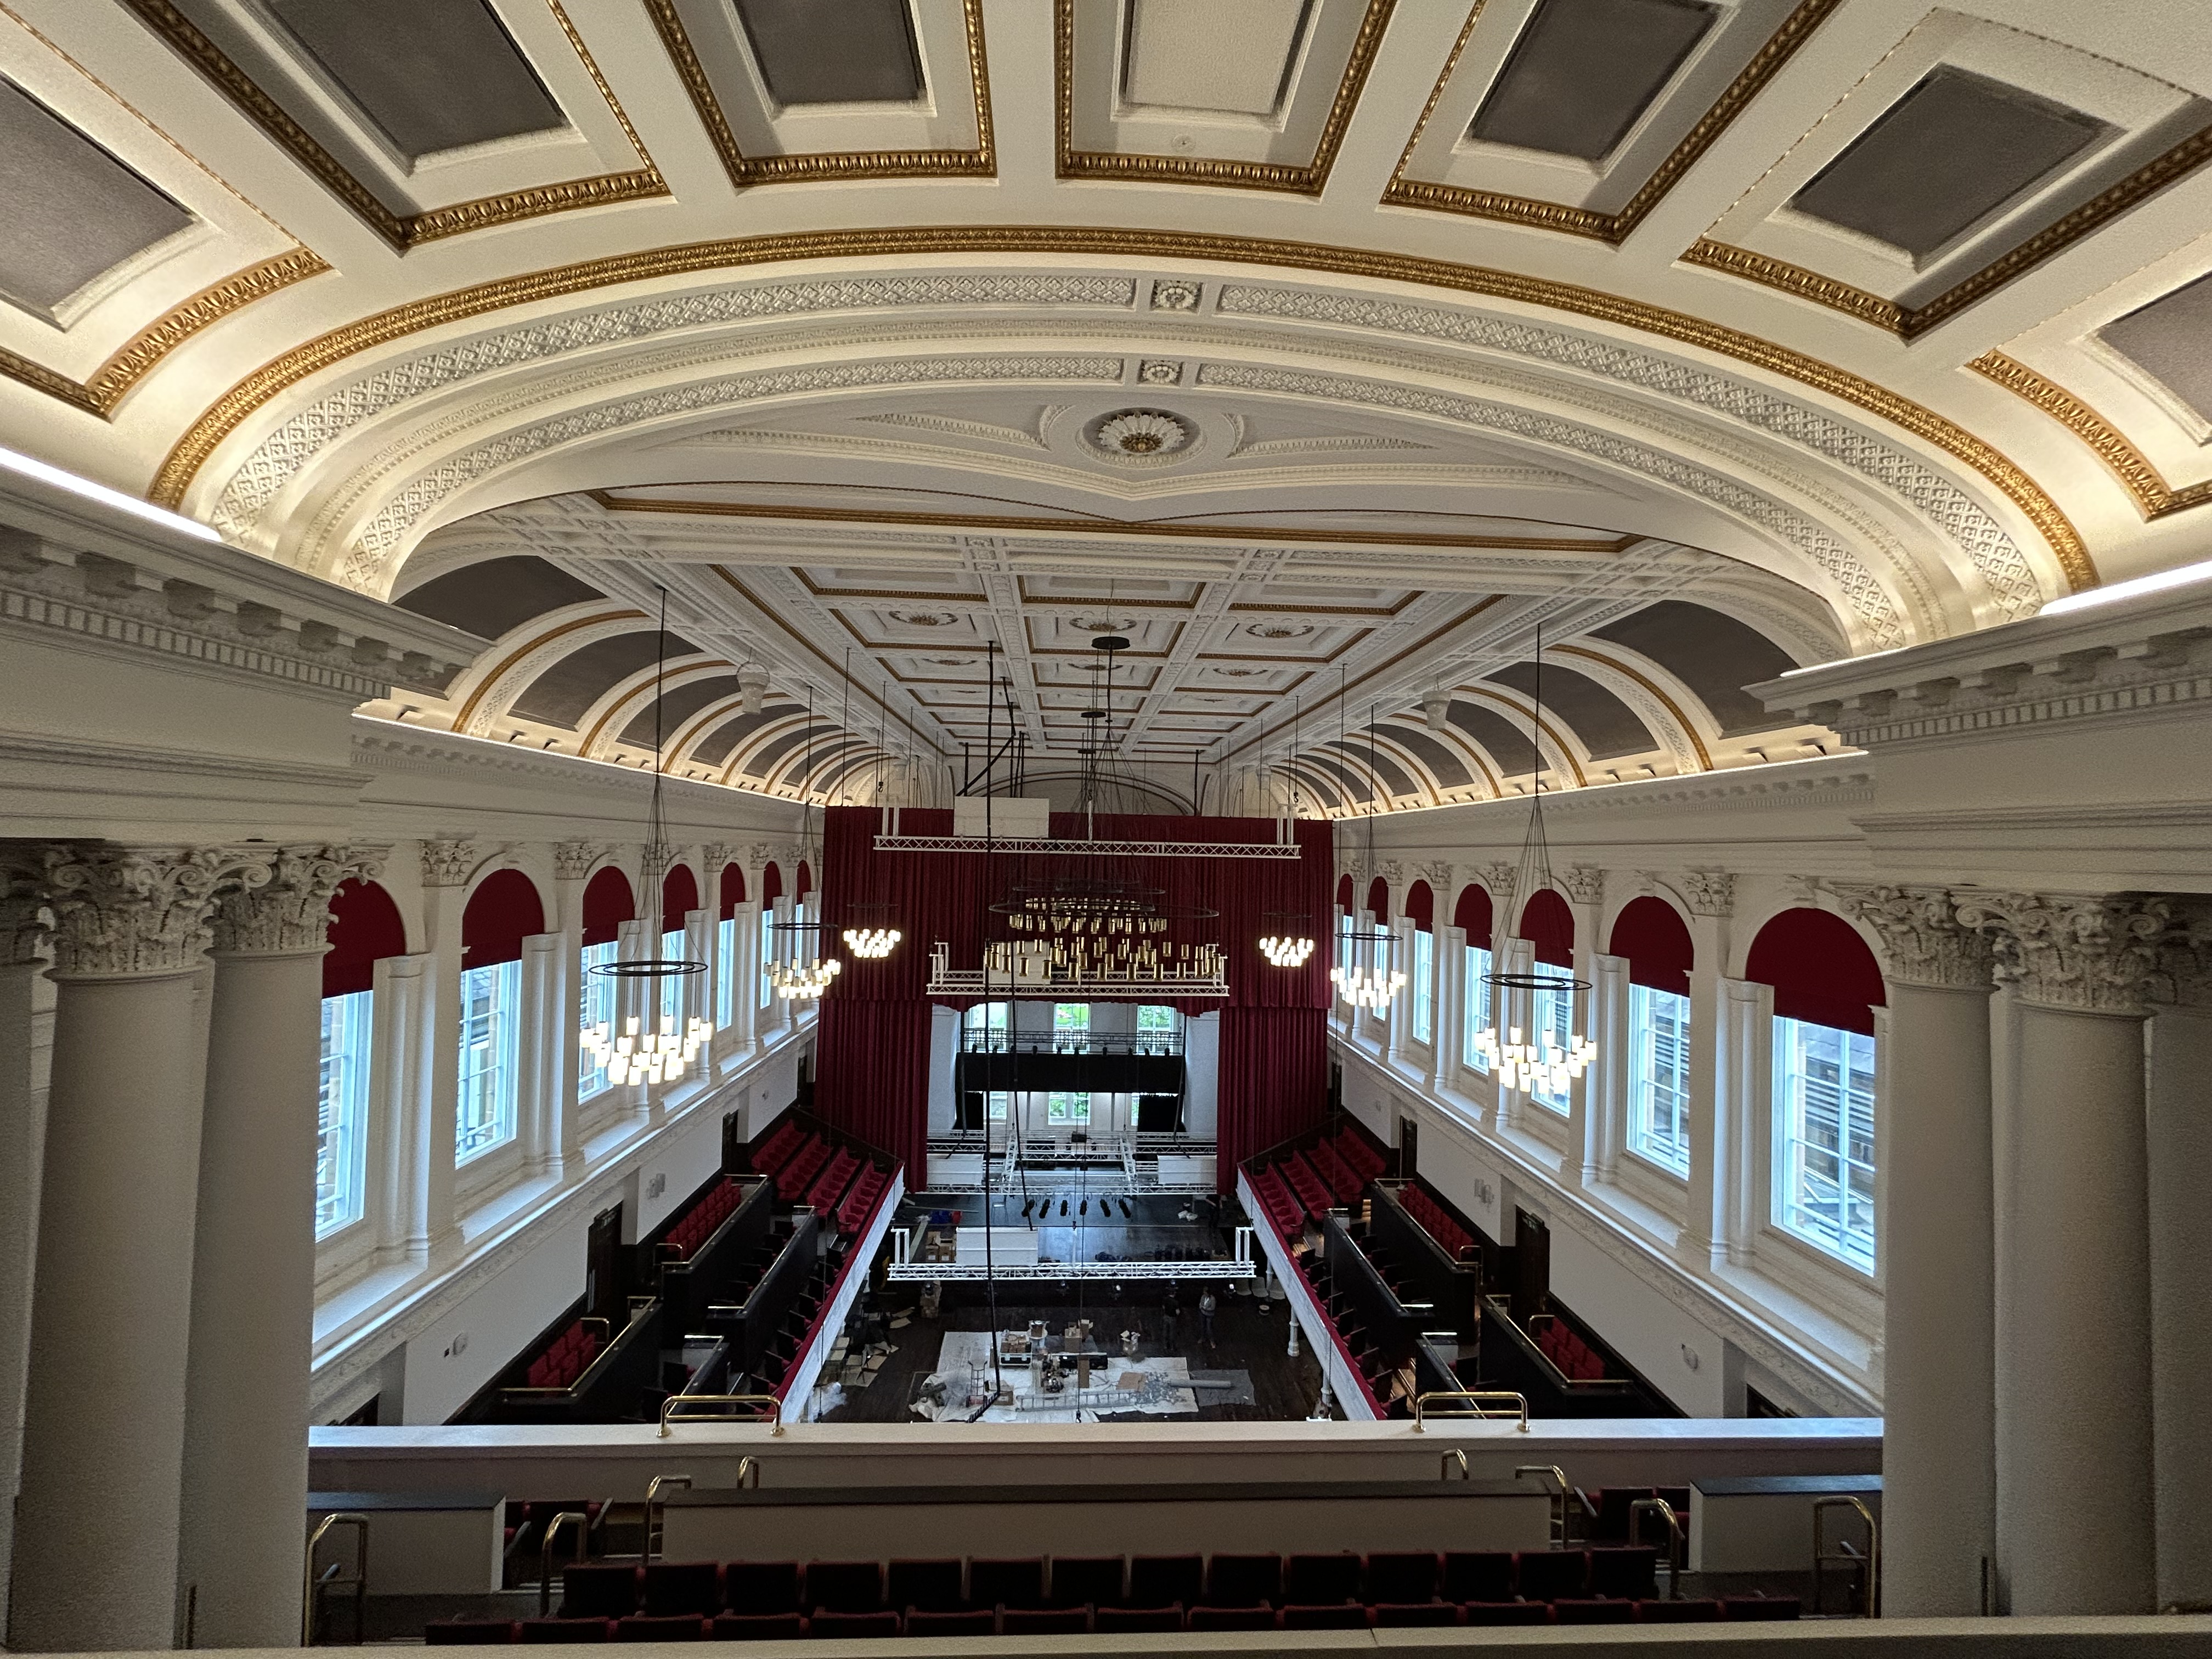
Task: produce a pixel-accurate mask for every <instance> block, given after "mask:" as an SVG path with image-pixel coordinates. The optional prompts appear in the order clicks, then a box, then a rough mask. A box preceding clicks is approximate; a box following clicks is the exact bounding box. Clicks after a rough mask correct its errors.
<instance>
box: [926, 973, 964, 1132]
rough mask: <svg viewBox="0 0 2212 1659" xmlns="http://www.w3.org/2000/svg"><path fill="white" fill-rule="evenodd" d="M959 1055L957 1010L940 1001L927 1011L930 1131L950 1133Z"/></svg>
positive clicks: (954, 1106)
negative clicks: (954, 1076)
mask: <svg viewBox="0 0 2212 1659" xmlns="http://www.w3.org/2000/svg"><path fill="white" fill-rule="evenodd" d="M959 1055H960V1011H959V1010H958V1009H957V1008H947V1007H946V1006H944V1004H942V1003H938V1004H935V1005H933V1006H932V1007H931V1008H930V1011H929V1133H932V1134H933V1135H939V1134H949V1133H951V1130H952V1125H953V1121H954V1120H955V1118H956V1117H957V1107H958V1104H959V1103H958V1102H957V1100H956V1099H955V1098H954V1097H953V1087H952V1069H953V1066H954V1064H955V1062H956V1061H957V1060H958V1059H959Z"/></svg>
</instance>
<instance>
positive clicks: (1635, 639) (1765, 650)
mask: <svg viewBox="0 0 2212 1659" xmlns="http://www.w3.org/2000/svg"><path fill="white" fill-rule="evenodd" d="M1596 635H1597V637H1598V638H1599V639H1601V640H1611V641H1613V643H1614V644H1615V645H1625V646H1626V647H1628V648H1629V649H1630V650H1631V651H1635V652H1639V653H1642V654H1643V655H1644V656H1646V657H1649V658H1650V659H1651V660H1652V661H1654V662H1656V663H1657V664H1658V665H1660V666H1661V667H1662V668H1663V669H1665V670H1666V671H1668V673H1670V674H1672V675H1673V676H1674V678H1676V679H1678V680H1680V681H1681V682H1682V684H1685V685H1686V686H1688V687H1689V688H1690V690H1692V691H1694V692H1696V693H1697V694H1698V696H1699V697H1700V698H1702V699H1703V700H1704V702H1705V707H1706V708H1709V709H1711V711H1712V714H1713V718H1714V719H1715V720H1718V721H1719V722H1720V725H1721V733H1722V735H1723V736H1724V737H1731V738H1732V737H1735V735H1737V734H1738V733H1739V732H1761V731H1765V730H1767V729H1768V728H1770V727H1772V726H1788V725H1790V716H1789V715H1787V714H1780V715H1775V714H1768V713H1767V712H1766V705H1765V704H1764V703H1762V702H1759V699H1758V698H1756V697H1754V696H1751V695H1750V694H1749V693H1748V692H1747V691H1745V690H1744V689H1743V688H1744V687H1745V686H1747V685H1752V684H1757V683H1758V682H1759V681H1760V680H1771V679H1772V678H1775V677H1776V676H1777V675H1778V674H1785V673H1787V672H1789V671H1790V670H1791V669H1793V668H1795V667H1796V663H1795V662H1794V661H1792V660H1791V659H1790V656H1789V654H1788V653H1786V652H1784V650H1783V649H1782V647H1780V646H1778V645H1777V644H1775V643H1774V641H1771V640H1770V639H1768V638H1767V637H1766V635H1764V634H1762V633H1760V632H1759V630H1758V629H1755V628H1749V627H1747V626H1745V625H1744V624H1743V623H1740V622H1738V621H1737V620H1736V619H1735V617H1724V616H1723V615H1722V614H1721V613H1720V612H1719V611H1709V610H1707V609H1706V608H1705V606H1704V605H1692V604H1690V603H1689V602H1688V601H1687V600H1686V599H1662V600H1661V601H1660V602H1659V603H1658V604H1656V605H1646V606H1645V607H1644V609H1643V610H1641V611H1638V612H1637V613H1636V614H1635V615H1634V616H1632V617H1622V618H1621V619H1620V621H1619V622H1616V623H1607V624H1606V625H1605V626H1604V627H1603V628H1601V629H1597V630H1596ZM1547 689H1548V688H1547Z"/></svg>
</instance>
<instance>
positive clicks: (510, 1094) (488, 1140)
mask: <svg viewBox="0 0 2212 1659" xmlns="http://www.w3.org/2000/svg"><path fill="white" fill-rule="evenodd" d="M521 989H522V964H521V963H519V962H502V963H500V964H499V965H498V966H496V967H493V968H471V969H469V970H468V971H467V972H466V973H465V974H463V975H461V1079H460V1081H461V1094H460V1103H459V1111H458V1112H457V1113H456V1114H455V1116H454V1123H453V1152H454V1159H455V1161H456V1162H457V1163H464V1164H465V1163H466V1162H467V1161H468V1160H469V1159H471V1158H476V1157H479V1156H481V1155H482V1154H483V1153H485V1152H489V1151H490V1150H491V1149H492V1148H493V1147H495V1146H502V1145H504V1144H505V1143H506V1142H507V1141H509V1140H512V1139H514V1087H515V1073H516V1071H517V1069H518V1066H517V1060H518V1054H517V1050H518V1046H519V1042H520V1036H521V1029H520V1028H521V1021H520V1019H519V1018H517V1017H516V1016H517V1012H518V1010H517V1007H516V1004H517V1003H518V1001H519V1000H520V993H521Z"/></svg>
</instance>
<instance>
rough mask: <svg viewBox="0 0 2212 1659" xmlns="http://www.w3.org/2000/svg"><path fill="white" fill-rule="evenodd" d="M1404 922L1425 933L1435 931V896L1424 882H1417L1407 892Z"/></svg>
mask: <svg viewBox="0 0 2212 1659" xmlns="http://www.w3.org/2000/svg"><path fill="white" fill-rule="evenodd" d="M1406 920H1407V921H1410V922H1412V923H1413V926H1414V927H1418V928H1419V929H1420V930H1421V932H1423V933H1434V932H1435V931H1436V927H1437V896H1436V894H1435V893H1434V892H1432V891H1431V890H1430V888H1429V884H1428V883H1426V882H1425V881H1417V882H1415V883H1414V884H1413V886H1411V887H1410V888H1408V889H1407V891H1406Z"/></svg>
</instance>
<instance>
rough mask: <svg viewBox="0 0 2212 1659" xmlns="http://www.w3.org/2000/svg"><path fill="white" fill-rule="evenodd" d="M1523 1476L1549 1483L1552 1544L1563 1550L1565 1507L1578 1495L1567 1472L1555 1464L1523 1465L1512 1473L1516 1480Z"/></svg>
mask: <svg viewBox="0 0 2212 1659" xmlns="http://www.w3.org/2000/svg"><path fill="white" fill-rule="evenodd" d="M1524 1474H1533V1475H1537V1476H1540V1477H1541V1478H1543V1479H1545V1480H1549V1481H1550V1482H1551V1487H1550V1491H1551V1495H1552V1543H1553V1547H1556V1548H1559V1549H1565V1547H1567V1506H1568V1505H1569V1504H1571V1503H1572V1502H1573V1501H1574V1499H1575V1498H1577V1497H1579V1496H1580V1494H1579V1493H1578V1492H1576V1491H1575V1489H1574V1487H1573V1486H1571V1485H1569V1484H1568V1481H1567V1472H1566V1471H1565V1469H1563V1468H1560V1467H1559V1465H1558V1464H1557V1463H1523V1464H1522V1465H1521V1466H1520V1467H1519V1468H1516V1469H1515V1470H1514V1471H1513V1478H1514V1479H1515V1480H1519V1479H1520V1478H1521V1477H1522V1475H1524Z"/></svg>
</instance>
